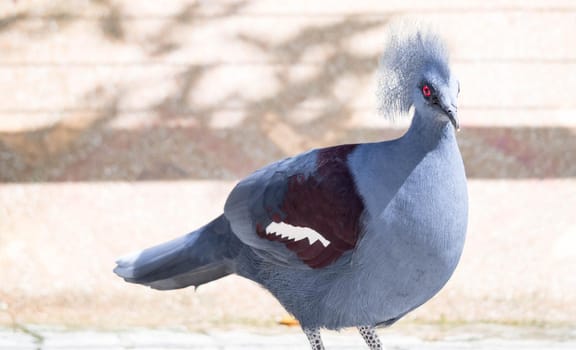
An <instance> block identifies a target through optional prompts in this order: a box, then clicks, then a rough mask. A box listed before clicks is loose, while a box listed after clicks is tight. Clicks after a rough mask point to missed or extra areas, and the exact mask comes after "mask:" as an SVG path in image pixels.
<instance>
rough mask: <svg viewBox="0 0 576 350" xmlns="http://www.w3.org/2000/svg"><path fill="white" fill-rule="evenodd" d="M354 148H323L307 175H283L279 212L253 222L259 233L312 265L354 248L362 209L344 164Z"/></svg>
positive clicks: (313, 266) (314, 266) (353, 146)
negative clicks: (265, 221) (263, 222)
mask: <svg viewBox="0 0 576 350" xmlns="http://www.w3.org/2000/svg"><path fill="white" fill-rule="evenodd" d="M355 147H356V145H343V146H336V147H331V148H326V149H322V150H320V151H319V153H318V158H317V161H316V169H315V171H314V172H313V173H312V174H307V175H304V174H295V175H292V176H290V177H288V179H287V184H286V194H285V196H284V198H283V200H282V203H281V205H279V207H278V208H279V210H280V213H277V212H270V213H269V215H270V220H271V223H270V224H269V225H268V226H267V227H263V225H261V224H259V225H257V228H256V231H257V233H258V235H259V236H260V237H262V238H265V239H268V240H271V241H279V242H282V243H284V244H285V245H286V247H287V248H288V249H290V250H291V251H293V252H295V253H296V254H297V256H298V257H299V258H300V260H302V261H303V262H304V263H305V264H307V265H308V266H310V267H312V268H321V267H325V266H327V265H329V264H331V263H332V262H334V261H335V260H336V259H338V258H339V257H340V256H342V254H343V253H344V252H346V251H348V250H351V249H354V247H355V246H356V242H357V241H358V237H359V235H360V216H361V214H362V212H363V211H364V203H363V202H362V199H361V198H360V197H359V195H358V192H357V190H356V185H355V183H354V179H353V178H352V174H351V173H350V169H349V168H348V164H347V158H348V155H349V154H350V152H352V151H353V150H354V148H355ZM282 225H283V226H282Z"/></svg>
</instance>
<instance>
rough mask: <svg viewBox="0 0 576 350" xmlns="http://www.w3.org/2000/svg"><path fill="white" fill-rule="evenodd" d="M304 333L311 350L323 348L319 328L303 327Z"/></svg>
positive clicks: (321, 349) (322, 349)
mask: <svg viewBox="0 0 576 350" xmlns="http://www.w3.org/2000/svg"><path fill="white" fill-rule="evenodd" d="M304 334H306V337H307V338H308V341H309V342H310V346H312V350H324V344H322V337H321V336H320V329H318V328H314V329H310V328H304Z"/></svg>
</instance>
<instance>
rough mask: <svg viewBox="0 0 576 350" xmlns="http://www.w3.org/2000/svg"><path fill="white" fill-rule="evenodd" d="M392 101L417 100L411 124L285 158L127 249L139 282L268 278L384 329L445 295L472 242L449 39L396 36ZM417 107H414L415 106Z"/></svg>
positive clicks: (316, 323)
mask: <svg viewBox="0 0 576 350" xmlns="http://www.w3.org/2000/svg"><path fill="white" fill-rule="evenodd" d="M379 74H380V76H381V78H380V80H381V81H380V84H379V87H378V95H379V106H380V109H381V110H382V111H383V112H385V113H388V114H406V113H408V112H409V111H411V110H413V112H412V113H413V119H412V122H411V125H410V127H409V129H408V131H407V132H406V133H405V134H404V135H403V136H402V137H400V138H398V139H395V140H390V141H384V142H376V143H365V144H348V145H340V146H334V147H328V148H322V149H315V150H311V151H309V152H306V153H303V154H300V155H297V156H294V157H291V158H287V159H283V160H280V161H278V162H276V163H272V164H270V165H268V166H266V167H264V168H262V169H260V170H257V171H256V172H254V173H253V174H252V175H250V176H248V177H247V178H245V179H244V180H242V181H240V182H239V183H238V184H237V185H236V187H235V188H234V189H233V190H232V192H231V193H230V195H229V197H228V199H227V201H226V204H225V207H224V213H223V214H222V215H220V216H219V217H217V218H216V219H214V220H213V221H211V222H210V223H208V224H207V225H205V226H203V227H201V228H199V229H197V230H196V231H193V232H191V233H189V234H187V235H185V236H183V237H180V238H177V239H175V240H172V241H169V242H166V243H164V244H160V245H158V246H155V247H151V248H148V249H145V250H142V251H140V252H137V253H133V254H130V255H128V256H126V257H123V258H121V259H119V260H118V261H117V266H116V268H115V270H114V272H115V273H116V274H118V275H119V276H120V277H122V278H124V279H125V280H126V281H128V282H131V283H139V284H143V285H147V286H150V287H152V288H154V289H159V290H167V289H177V288H184V287H187V286H199V285H201V284H204V283H207V282H210V281H213V280H215V279H218V278H221V277H223V276H226V275H228V274H232V273H235V274H238V275H240V276H243V277H245V278H247V279H250V280H252V281H255V282H257V283H258V284H260V285H262V286H263V287H265V288H266V289H268V290H269V291H270V292H271V293H272V294H273V295H274V296H275V297H276V298H277V299H278V300H279V301H280V303H281V304H282V305H283V306H284V307H285V308H286V310H288V311H289V312H290V313H291V314H293V315H294V316H295V317H296V319H298V321H299V322H300V324H301V326H302V328H303V330H304V332H305V333H306V335H307V337H308V339H309V341H310V343H311V346H312V349H314V350H321V349H323V348H324V347H323V345H322V340H321V338H320V329H321V328H326V329H341V328H344V327H357V328H358V329H359V331H360V333H361V334H362V336H363V337H364V339H365V340H366V342H367V343H368V345H369V347H370V349H381V343H380V341H379V339H378V337H377V335H376V334H375V332H374V328H375V327H377V326H388V325H391V324H392V323H394V322H396V321H397V320H398V319H400V318H401V317H403V316H404V315H406V314H407V313H408V312H410V311H411V310H413V309H415V308H416V307H418V306H420V305H422V304H423V303H424V302H426V301H427V300H429V299H430V298H431V297H432V296H434V295H435V294H436V293H437V292H438V291H439V290H440V289H441V288H442V287H443V286H444V284H445V283H446V282H447V281H448V279H449V278H450V276H451V275H452V272H453V271H454V269H455V268H456V265H457V263H458V260H459V259H460V255H461V253H462V249H463V244H464V239H465V234H466V226H467V215H468V198H467V186H466V176H465V172H464V165H463V162H462V158H461V156H460V151H459V149H458V144H457V142H456V133H455V131H456V130H457V129H458V128H459V126H458V119H457V113H456V111H457V107H456V102H457V96H458V93H459V82H458V80H457V79H456V78H455V77H454V76H453V75H452V74H451V72H450V68H449V67H448V56H447V52H446V49H445V48H444V46H443V44H442V42H441V40H440V39H439V38H438V37H437V36H435V35H433V34H431V33H429V32H422V31H415V32H414V33H411V34H408V35H392V36H391V39H390V40H389V42H388V45H387V48H386V50H385V52H384V54H383V55H382V58H381V60H380V73H379ZM412 107H413V109H412Z"/></svg>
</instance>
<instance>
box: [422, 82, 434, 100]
mask: <svg viewBox="0 0 576 350" xmlns="http://www.w3.org/2000/svg"><path fill="white" fill-rule="evenodd" d="M422 94H424V96H425V97H430V95H432V90H430V87H429V86H428V85H424V86H422Z"/></svg>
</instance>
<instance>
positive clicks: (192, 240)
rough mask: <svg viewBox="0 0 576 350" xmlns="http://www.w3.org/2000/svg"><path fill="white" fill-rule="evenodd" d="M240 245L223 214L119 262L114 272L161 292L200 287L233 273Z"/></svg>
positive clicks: (130, 280) (125, 257)
mask: <svg viewBox="0 0 576 350" xmlns="http://www.w3.org/2000/svg"><path fill="white" fill-rule="evenodd" d="M239 244H240V243H239V240H238V239H237V238H236V236H234V234H233V233H232V232H231V230H230V224H229V222H228V220H226V218H225V217H224V216H223V215H222V216H220V217H218V218H217V219H215V220H214V221H212V222H210V223H209V224H207V225H206V226H204V227H202V228H200V229H198V230H196V231H194V232H192V233H189V234H187V235H185V236H183V237H180V238H176V239H174V240H172V241H169V242H166V243H162V244H160V245H157V246H154V247H151V248H147V249H144V250H142V251H139V252H135V253H132V254H129V255H126V256H124V257H122V258H120V259H118V261H116V268H115V269H114V272H115V273H116V274H117V275H118V276H120V277H122V278H124V280H125V281H127V282H131V283H138V284H143V285H147V286H150V287H152V288H154V289H159V290H168V289H178V288H184V287H188V286H191V285H194V286H199V285H201V284H204V283H207V282H210V281H213V280H215V279H218V278H221V277H224V276H226V275H228V274H230V273H232V272H233V267H232V259H233V258H234V256H235V254H236V252H237V250H238V247H239Z"/></svg>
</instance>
